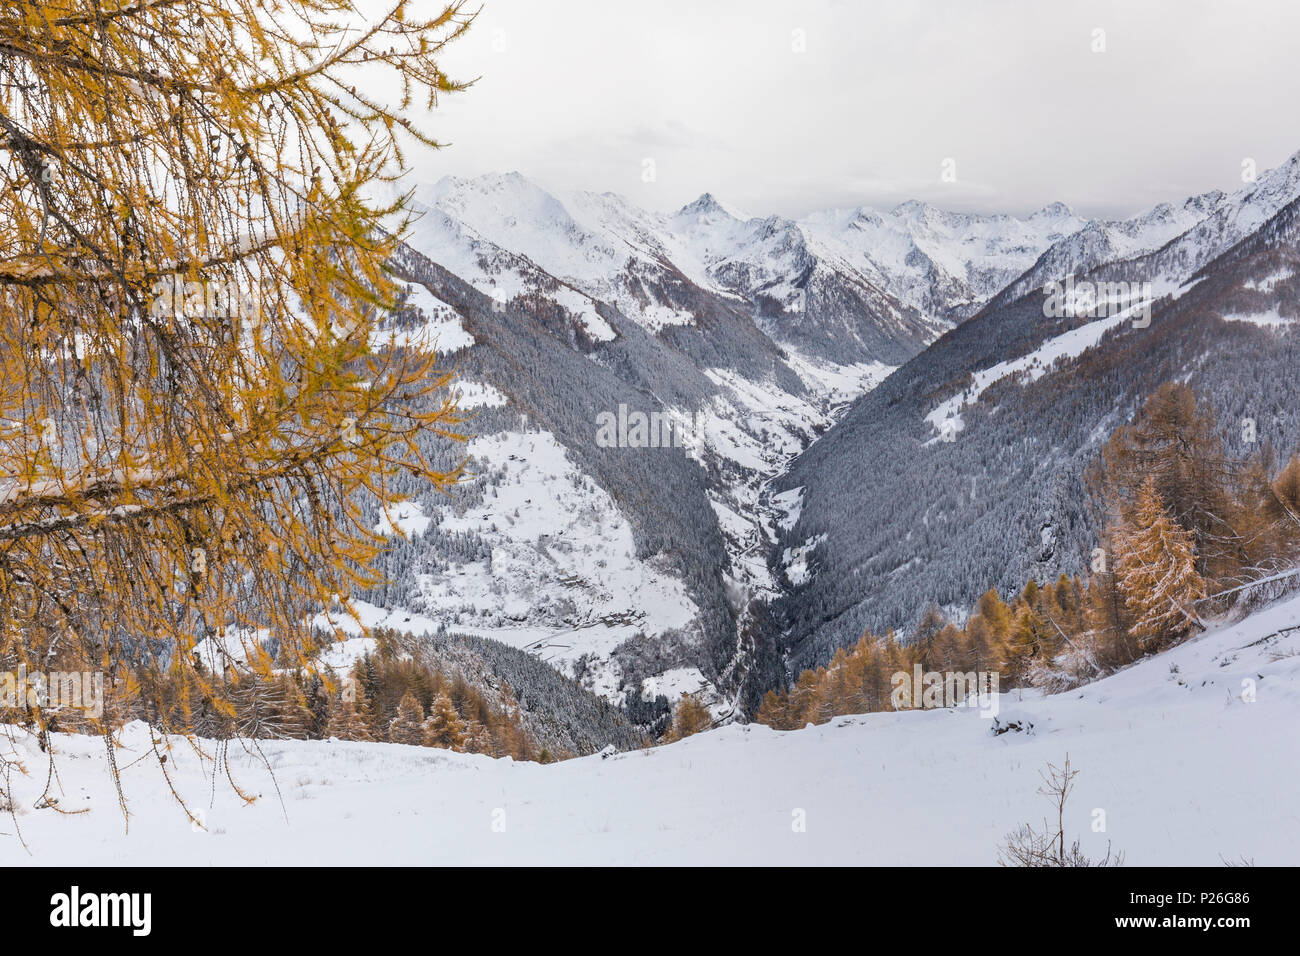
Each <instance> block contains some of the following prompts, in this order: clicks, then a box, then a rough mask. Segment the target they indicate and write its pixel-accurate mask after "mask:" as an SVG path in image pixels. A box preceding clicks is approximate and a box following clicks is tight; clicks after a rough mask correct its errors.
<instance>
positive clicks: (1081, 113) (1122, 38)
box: [413, 0, 1300, 216]
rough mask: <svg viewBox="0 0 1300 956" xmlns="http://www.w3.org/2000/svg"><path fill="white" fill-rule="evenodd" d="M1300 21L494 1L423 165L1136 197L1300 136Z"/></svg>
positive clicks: (695, 184) (712, 188) (1283, 6)
mask: <svg viewBox="0 0 1300 956" xmlns="http://www.w3.org/2000/svg"><path fill="white" fill-rule="evenodd" d="M420 2H421V3H430V2H432V0H420ZM1097 31H1104V33H1099V32H1097ZM1298 38H1300V3H1297V2H1296V0H1236V2H1220V0H1124V2H1098V0H1077V2H1075V0H907V2H902V0H898V2H891V0H884V2H881V0H856V2H849V0H846V2H836V0H800V2H792V0H786V2H777V0H654V2H648V0H643V2H631V0H545V2H538V0H485V2H484V5H483V10H482V13H481V14H480V16H479V19H478V21H477V23H476V24H475V26H474V28H473V29H472V30H471V31H470V33H469V34H468V35H467V36H466V37H465V38H464V39H463V40H461V41H460V42H459V44H458V45H457V46H456V47H455V48H454V49H452V50H450V51H449V52H448V54H447V56H446V58H445V60H444V65H445V66H446V67H447V69H448V70H449V72H451V73H452V75H453V76H456V77H457V78H461V79H463V78H468V77H472V76H479V77H480V79H479V81H478V83H477V84H476V85H475V86H474V87H473V88H472V89H471V90H470V91H469V92H467V93H463V94H459V95H457V96H454V97H447V98H444V100H443V102H442V104H441V106H440V108H439V109H438V111H437V112H436V113H435V115H434V117H433V118H432V120H431V122H428V123H426V125H427V126H431V128H432V130H433V132H434V133H435V134H436V135H437V136H438V137H439V138H440V139H443V140H445V141H450V143H451V145H450V146H449V147H448V148H447V149H445V150H443V151H441V152H439V153H434V154H425V155H421V156H418V157H415V158H414V163H413V165H414V166H415V167H416V170H415V174H414V175H415V176H416V177H417V178H418V180H421V181H423V180H434V179H437V178H438V177H439V176H441V175H443V174H445V173H455V174H458V175H477V174H479V173H483V172H490V171H500V172H504V171H508V170H518V171H520V172H522V173H523V174H525V175H527V176H529V177H531V178H533V179H536V180H537V181H538V182H540V183H542V184H543V185H546V186H548V187H551V188H554V189H559V190H568V189H591V190H597V191H605V190H611V191H614V192H618V193H622V194H624V195H626V196H628V197H629V198H631V199H632V200H634V201H636V202H638V203H640V204H642V205H645V206H648V207H651V208H655V209H671V208H675V207H677V206H680V205H682V204H684V203H686V202H689V201H690V200H691V199H693V198H695V197H696V196H698V195H699V194H700V193H702V192H705V191H709V192H713V193H714V194H715V195H717V196H718V197H719V198H720V199H722V200H723V201H724V202H729V203H731V204H732V205H735V206H738V207H740V208H742V209H744V210H746V211H748V212H751V213H754V214H767V213H780V214H784V215H796V216H797V215H801V214H803V213H806V212H808V211H810V210H812V209H815V208H823V207H829V206H850V205H860V204H869V205H877V206H882V207H889V206H893V205H895V204H897V203H899V202H901V201H903V200H905V199H910V198H917V199H923V200H926V201H929V202H933V203H935V204H937V205H940V206H943V207H945V208H950V209H962V210H977V211H987V212H1010V213H1014V214H1024V213H1027V212H1031V211H1033V210H1034V209H1037V208H1040V207H1041V206H1043V205H1045V204H1046V203H1048V202H1051V201H1054V200H1060V201H1063V202H1066V203H1068V204H1069V205H1071V206H1072V207H1074V208H1075V210H1076V211H1079V212H1082V213H1085V214H1089V215H1106V216H1113V215H1129V214H1132V213H1134V212H1136V211H1138V210H1140V209H1142V208H1145V207H1147V206H1150V205H1152V204H1154V203H1156V202H1159V201H1161V200H1176V199H1181V198H1183V197H1185V196H1187V195H1189V194H1191V193H1196V192H1203V191H1205V190H1207V189H1211V188H1219V189H1224V190H1232V189H1235V188H1238V187H1240V185H1241V182H1242V172H1241V170H1242V163H1243V161H1244V160H1246V159H1252V160H1254V161H1255V163H1256V164H1257V165H1258V167H1259V169H1260V170H1261V171H1262V170H1263V169H1265V168H1268V167H1271V166H1275V165H1277V164H1278V163H1279V162H1281V161H1282V160H1284V159H1285V158H1286V157H1288V156H1290V155H1291V154H1292V153H1293V152H1295V151H1297V150H1300V124H1298V123H1297V122H1296V117H1297V113H1298V112H1300V110H1298V108H1297V104H1300V64H1298V63H1297V56H1296V50H1297V39H1298ZM1099 45H1104V52H1094V47H1096V46H1099ZM413 156H414V154H413ZM945 160H951V161H952V162H951V165H950V166H948V167H947V168H948V169H950V170H952V172H954V173H955V181H952V182H945V181H944V180H943V175H942V174H943V172H944V169H945V166H944V163H945ZM647 161H652V162H653V173H654V177H653V182H647V181H646V178H647V174H646V172H645V171H646V169H647Z"/></svg>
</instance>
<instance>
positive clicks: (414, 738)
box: [388, 691, 424, 744]
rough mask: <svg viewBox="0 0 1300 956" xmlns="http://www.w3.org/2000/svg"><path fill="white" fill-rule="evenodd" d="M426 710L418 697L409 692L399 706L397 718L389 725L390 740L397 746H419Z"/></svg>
mask: <svg viewBox="0 0 1300 956" xmlns="http://www.w3.org/2000/svg"><path fill="white" fill-rule="evenodd" d="M423 720H424V709H423V708H422V707H421V706H420V701H419V700H417V699H416V696H415V695H414V694H413V693H411V692H410V691H407V692H406V694H405V695H403V697H402V700H401V703H399V704H398V705H397V716H396V717H394V718H393V719H392V722H391V723H389V725H388V739H389V740H391V741H392V742H393V743H395V744H419V743H420V725H421V723H422V722H423Z"/></svg>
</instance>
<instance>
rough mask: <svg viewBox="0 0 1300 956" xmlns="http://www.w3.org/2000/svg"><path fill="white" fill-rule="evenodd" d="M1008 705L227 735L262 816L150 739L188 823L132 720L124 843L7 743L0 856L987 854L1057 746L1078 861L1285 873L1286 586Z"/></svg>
mask: <svg viewBox="0 0 1300 956" xmlns="http://www.w3.org/2000/svg"><path fill="white" fill-rule="evenodd" d="M1287 628H1291V629H1292V630H1290V631H1289V632H1286V631H1284V629H1287ZM681 676H682V677H683V678H685V677H686V675H681ZM1252 682H1253V684H1252ZM1023 696H1024V699H1023V700H1020V699H1018V697H1019V695H1018V694H1016V693H1014V692H1013V693H1010V694H1004V695H1002V696H1001V698H1000V701H999V702H1000V707H1001V713H1000V715H999V716H1000V717H1001V718H1003V719H1006V718H1016V719H1021V720H1026V721H1028V722H1031V723H1032V724H1033V729H1032V731H1031V732H1008V733H1005V734H1002V735H1000V736H995V735H993V734H992V733H991V732H990V727H991V723H992V722H991V721H990V720H989V719H988V718H985V717H982V716H980V713H979V711H978V710H975V709H969V710H967V709H961V708H958V709H945V710H932V711H909V712H900V713H881V714H869V715H864V716H857V717H841V718H837V719H835V720H833V721H831V722H830V723H828V724H825V725H822V726H820V727H810V728H806V729H804V730H799V731H793V732H788V733H780V732H776V731H772V730H769V729H767V728H765V727H762V726H757V725H750V726H740V725H734V724H733V725H729V726H725V727H722V728H719V729H717V730H713V731H708V732H705V733H702V734H699V735H696V736H694V737H690V738H688V739H686V740H684V741H681V742H678V743H675V744H671V745H668V746H665V747H660V748H656V749H653V750H647V751H636V752H631V753H623V754H617V755H613V756H609V757H607V758H602V757H600V756H599V755H597V756H592V757H585V758H581V759H577V760H570V761H566V762H563V763H559V764H550V765H540V764H531V763H515V762H513V761H511V760H509V759H504V760H493V759H491V758H488V757H483V756H477V755H464V754H455V753H451V752H448V751H441V750H432V749H426V748H420V747H407V746H402V745H396V744H382V743H347V742H340V741H335V740H329V741H263V742H260V745H259V746H260V749H261V751H262V752H263V753H264V754H265V755H266V760H267V764H268V765H269V768H268V766H267V765H263V764H262V762H261V760H260V758H259V757H258V756H257V755H256V754H255V753H251V752H245V751H244V750H243V749H242V748H241V747H239V746H238V745H232V746H231V747H230V748H229V751H228V760H229V763H230V766H231V771H232V773H233V775H234V778H235V780H236V781H237V782H238V783H239V785H240V786H241V787H243V788H244V789H245V791H247V792H249V793H251V794H252V795H254V796H256V798H257V799H256V800H255V802H254V803H252V804H251V805H249V804H244V803H243V802H242V801H241V800H240V799H239V798H238V797H237V796H236V794H235V793H234V792H233V790H232V788H231V786H230V784H229V783H228V782H227V781H226V780H225V779H224V776H223V775H222V774H217V775H216V777H215V781H214V779H213V777H212V775H211V773H210V766H206V765H204V764H202V763H200V760H199V759H198V757H197V756H196V754H195V752H194V750H193V748H192V747H191V745H190V743H188V742H186V741H184V740H181V739H172V740H171V741H164V742H162V743H160V744H159V746H160V747H165V748H166V751H167V753H168V761H167V768H168V770H169V772H170V777H171V779H172V781H173V782H174V783H175V785H176V787H177V790H178V792H179V793H180V794H181V795H182V796H183V797H184V798H185V799H186V800H187V801H189V804H190V806H191V807H192V809H193V810H194V811H195V813H196V815H198V816H199V817H200V820H201V822H202V824H203V825H202V827H199V826H195V825H193V824H191V822H190V821H189V819H188V818H187V817H186V815H185V814H184V813H183V812H182V811H181V809H180V808H179V807H178V806H176V804H175V803H174V801H173V800H172V797H171V795H170V793H169V792H168V787H167V785H166V782H165V781H164V779H163V776H162V773H161V771H160V769H159V768H158V766H157V764H156V762H155V760H154V758H153V755H152V753H151V748H150V744H149V733H150V732H149V729H148V728H147V727H146V726H145V725H144V724H142V723H134V724H131V725H128V726H127V727H126V728H124V729H123V731H122V732H120V733H119V734H118V737H117V747H118V749H117V750H116V761H117V764H118V766H119V767H120V768H121V771H122V784H123V787H124V790H125V793H126V797H127V800H128V801H129V804H128V805H129V809H130V812H131V816H130V826H129V829H128V828H127V827H126V826H125V825H124V821H123V818H122V814H121V811H120V810H119V808H118V803H117V798H116V795H115V792H114V788H113V783H112V780H111V779H110V777H109V774H108V770H107V766H106V761H105V753H104V743H103V741H102V740H100V739H98V738H93V737H80V736H70V735H63V734H56V735H54V736H53V749H54V752H55V754H56V757H57V759H58V771H59V772H58V776H57V778H55V780H54V782H53V784H52V788H51V795H53V796H55V797H57V799H58V801H59V807H60V809H62V810H64V811H73V810H84V811H85V812H84V813H75V814H68V813H59V812H56V811H55V810H52V809H36V804H37V802H38V800H39V798H40V796H41V794H42V791H43V790H44V788H45V785H46V768H45V759H46V758H45V755H44V754H42V753H41V751H40V749H39V746H38V743H37V741H36V739H35V738H34V737H32V736H31V735H29V734H27V733H26V732H25V731H23V730H21V729H18V728H13V729H12V735H13V742H12V743H11V742H9V741H0V747H3V751H4V757H5V759H6V760H15V759H17V760H19V761H21V762H22V764H23V766H24V767H25V768H26V770H27V773H26V775H14V777H13V782H12V793H13V799H14V804H15V811H14V812H15V816H14V817H13V818H6V819H5V821H4V824H3V825H0V829H2V830H3V831H4V835H3V836H0V865H3V866H15V865H20V864H37V865H65V866H67V865H104V866H115V867H117V866H137V865H183V866H207V865H230V864H242V865H277V864H319V865H367V864H410V865H416V864H419V865H443V864H620V865H638V866H640V865H657V864H682V863H684V864H718V863H730V864H883V865H910V864H922V863H940V864H966V865H992V864H993V863H994V862H995V860H996V852H997V848H998V846H999V844H1000V843H1001V841H1002V839H1003V837H1004V835H1005V834H1006V833H1008V832H1009V831H1011V830H1012V829H1014V828H1015V827H1016V826H1018V825H1020V824H1021V823H1026V822H1028V823H1033V824H1035V825H1040V824H1041V821H1042V819H1043V817H1044V816H1045V815H1046V814H1047V813H1048V812H1049V810H1050V808H1049V806H1048V802H1047V801H1046V800H1045V799H1044V798H1043V797H1041V796H1039V795H1038V794H1037V793H1036V792H1035V791H1036V789H1037V788H1038V786H1039V785H1040V780H1039V776H1038V774H1039V771H1040V770H1042V769H1044V767H1045V766H1046V764H1047V763H1049V762H1051V763H1053V764H1057V765H1058V766H1059V765H1060V764H1061V763H1062V762H1063V761H1064V759H1065V756H1066V755H1067V754H1068V755H1069V757H1070V763H1071V766H1072V768H1073V769H1076V770H1078V771H1079V776H1078V777H1077V778H1076V790H1075V793H1074V796H1073V797H1072V799H1071V801H1070V803H1069V805H1068V807H1067V814H1066V821H1065V822H1066V828H1067V831H1068V834H1069V836H1070V837H1071V838H1073V837H1076V836H1077V837H1078V839H1080V841H1081V842H1082V846H1083V850H1084V852H1086V853H1088V854H1089V855H1092V856H1099V855H1101V854H1103V853H1104V852H1105V849H1106V844H1107V841H1110V842H1111V844H1112V845H1113V847H1114V848H1115V849H1117V850H1122V851H1124V853H1125V855H1126V862H1127V863H1128V864H1129V865H1134V866H1140V865H1160V866H1193V865H1207V866H1218V865H1220V863H1221V859H1231V860H1237V859H1240V858H1245V859H1247V860H1251V861H1253V862H1254V863H1256V864H1257V865H1292V866H1294V865H1296V864H1300V800H1298V799H1297V797H1298V796H1300V739H1298V738H1297V736H1296V727H1297V726H1300V597H1292V598H1290V599H1286V600H1283V601H1281V602H1278V603H1276V604H1275V605H1273V606H1271V607H1269V608H1266V609H1264V610H1262V611H1260V612H1258V613H1256V614H1254V615H1252V616H1250V617H1249V618H1247V619H1245V620H1243V621H1241V622H1240V623H1237V624H1231V625H1225V626H1221V627H1219V628H1217V629H1214V630H1212V631H1210V632H1209V633H1206V634H1204V635H1202V636H1200V637H1199V638H1196V639H1194V640H1192V641H1190V642H1188V643H1186V644H1184V645H1182V646H1180V647H1177V648H1175V649H1173V650H1172V651H1169V652H1167V653H1164V654H1161V655H1159V656H1156V657H1153V658H1150V659H1148V660H1146V661H1144V662H1142V663H1139V664H1137V665H1135V666H1133V667H1130V668H1128V669H1127V670H1125V671H1122V672H1121V673H1119V674H1116V675H1113V676H1111V677H1109V678H1107V679H1105V680H1103V681H1099V682H1097V683H1095V684H1092V685H1088V686H1085V687H1082V688H1079V689H1077V690H1074V691H1070V692H1068V693H1065V694H1060V695H1057V696H1052V697H1045V698H1041V697H1037V696H1035V695H1032V694H1030V693H1025V694H1024V695H1023ZM1252 698H1253V699H1252ZM197 744H198V746H199V747H201V748H202V749H204V750H205V751H207V752H208V753H211V752H213V750H214V747H215V745H214V744H213V743H212V742H210V741H198V742H197ZM272 772H273V774H274V777H272ZM1095 810H1104V811H1105V820H1106V831H1105V832H1104V833H1099V832H1093V831H1092V826H1091V824H1092V820H1093V819H1094V811H1095ZM800 819H803V820H804V821H805V822H806V828H805V830H804V832H799V829H798V827H796V826H795V825H794V824H795V823H797V822H798V821H799V820H800ZM15 828H17V831H18V832H21V834H22V838H23V840H24V841H25V842H26V848H25V849H24V847H23V846H22V844H20V843H19V841H18V840H17V839H16V837H15V835H14V834H15Z"/></svg>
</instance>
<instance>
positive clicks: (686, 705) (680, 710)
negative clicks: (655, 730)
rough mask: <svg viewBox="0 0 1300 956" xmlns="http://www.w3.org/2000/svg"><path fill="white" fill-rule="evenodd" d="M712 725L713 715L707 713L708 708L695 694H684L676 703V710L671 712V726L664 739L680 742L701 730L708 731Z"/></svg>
mask: <svg viewBox="0 0 1300 956" xmlns="http://www.w3.org/2000/svg"><path fill="white" fill-rule="evenodd" d="M712 723H713V715H712V714H710V713H709V708H707V707H705V706H704V704H703V702H702V701H701V700H700V699H699V697H697V696H696V695H695V694H685V695H683V697H682V699H681V700H679V701H678V702H677V708H676V710H674V711H673V723H672V726H671V727H670V728H669V730H668V733H667V735H665V737H664V739H665V741H668V742H671V741H674V740H681V739H682V738H683V737H689V736H691V735H692V734H698V733H699V732H700V731H701V730H708V729H709V725H710V724H712Z"/></svg>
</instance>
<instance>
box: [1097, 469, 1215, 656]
mask: <svg viewBox="0 0 1300 956" xmlns="http://www.w3.org/2000/svg"><path fill="white" fill-rule="evenodd" d="M1118 557H1119V561H1118V565H1119V566H1118V568H1117V570H1116V577H1117V578H1118V583H1119V588H1120V590H1121V591H1122V592H1123V594H1124V602H1125V604H1126V605H1127V607H1128V609H1129V611H1130V612H1131V613H1132V615H1133V617H1134V622H1133V628H1132V630H1133V633H1134V635H1135V636H1137V637H1138V638H1139V639H1140V640H1141V641H1142V642H1143V644H1144V645H1145V646H1156V647H1159V646H1163V645H1165V644H1168V643H1170V642H1171V641H1174V640H1177V639H1178V638H1181V637H1183V636H1185V635H1186V634H1187V633H1188V631H1189V630H1190V629H1191V628H1192V627H1194V626H1197V625H1198V624H1199V621H1198V619H1197V617H1196V612H1195V604H1196V602H1197V601H1198V600H1200V599H1201V598H1203V597H1205V582H1204V580H1203V579H1202V578H1201V576H1200V574H1199V573H1197V570H1196V550H1195V547H1194V544H1193V541H1192V535H1191V533H1190V532H1189V531H1187V530H1185V529H1183V528H1180V527H1179V526H1178V525H1177V524H1176V523H1175V522H1174V521H1173V519H1172V518H1171V517H1170V516H1169V513H1168V512H1167V511H1166V510H1165V508H1164V504H1163V502H1162V501H1161V499H1160V494H1159V492H1158V491H1157V490H1156V482H1155V479H1154V477H1152V478H1148V479H1147V480H1146V481H1145V482H1143V483H1142V486H1141V487H1140V489H1139V490H1138V497H1137V502H1136V504H1135V506H1134V508H1133V513H1132V515H1131V517H1130V519H1129V523H1128V524H1127V525H1126V527H1125V528H1124V529H1123V531H1122V532H1121V535H1120V538H1119V556H1118Z"/></svg>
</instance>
